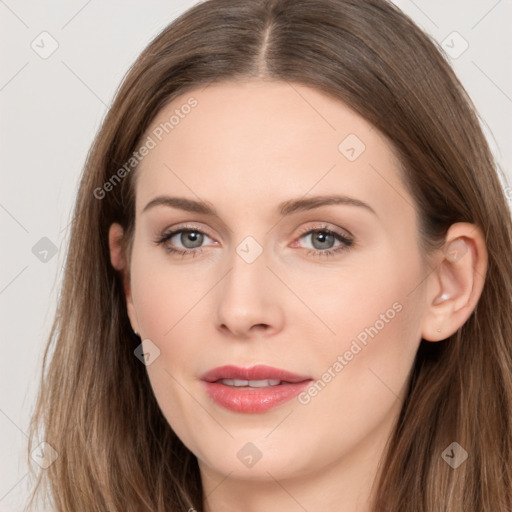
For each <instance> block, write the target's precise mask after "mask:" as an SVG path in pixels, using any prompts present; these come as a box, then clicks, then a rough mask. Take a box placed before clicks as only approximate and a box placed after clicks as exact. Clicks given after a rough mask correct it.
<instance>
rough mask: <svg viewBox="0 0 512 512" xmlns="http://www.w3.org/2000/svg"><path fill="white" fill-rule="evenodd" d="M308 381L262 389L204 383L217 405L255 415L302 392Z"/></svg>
mask: <svg viewBox="0 0 512 512" xmlns="http://www.w3.org/2000/svg"><path fill="white" fill-rule="evenodd" d="M310 382H311V381H310V380H306V381H303V382H295V383H284V384H279V385H278V386H267V387H264V388H249V387H234V386H226V385H225V384H221V383H219V382H205V385H206V392H207V393H208V395H209V396H210V398H212V400H214V401H215V402H216V403H217V404H219V405H221V406H222V407H225V408H226V409H229V410H230V411H234V412H242V413H249V414H256V413H261V412H265V411H268V410H269V409H272V408H274V407H277V406H279V405H281V404H283V403H285V402H288V400H291V399H292V398H293V397H295V396H297V395H298V394H299V393H300V392H301V391H304V390H305V389H306V388H307V387H308V385H309V384H310Z"/></svg>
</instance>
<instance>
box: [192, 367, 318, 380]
mask: <svg viewBox="0 0 512 512" xmlns="http://www.w3.org/2000/svg"><path fill="white" fill-rule="evenodd" d="M201 379H202V380H205V381H207V382H215V381H218V380H221V379H240V380H267V379H275V380H280V381H281V382H303V381H306V380H310V379H311V377H308V376H305V375H298V374H296V373H291V372H289V371H287V370H283V369H282V368H274V367H272V366H266V365H262V364H259V365H256V366H251V367H250V368H242V367H239V366H233V365H227V366H218V367H217V368H213V369H212V370H209V371H207V372H206V373H204V374H203V375H202V376H201Z"/></svg>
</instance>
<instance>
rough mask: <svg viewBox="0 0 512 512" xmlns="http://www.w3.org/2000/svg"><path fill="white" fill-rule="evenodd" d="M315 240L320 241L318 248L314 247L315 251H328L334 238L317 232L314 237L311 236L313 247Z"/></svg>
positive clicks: (323, 232) (325, 233)
mask: <svg viewBox="0 0 512 512" xmlns="http://www.w3.org/2000/svg"><path fill="white" fill-rule="evenodd" d="M316 240H319V241H320V247H316V248H317V249H330V248H331V247H332V242H334V236H333V235H331V234H330V233H327V232H325V231H317V232H316V237H315V236H313V246H314V245H315V241H316Z"/></svg>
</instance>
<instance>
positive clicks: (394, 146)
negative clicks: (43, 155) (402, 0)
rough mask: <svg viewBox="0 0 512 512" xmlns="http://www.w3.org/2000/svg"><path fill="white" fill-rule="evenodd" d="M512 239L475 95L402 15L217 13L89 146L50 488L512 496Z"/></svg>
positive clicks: (363, 497)
mask: <svg viewBox="0 0 512 512" xmlns="http://www.w3.org/2000/svg"><path fill="white" fill-rule="evenodd" d="M511 232H512V230H511V220H510V211H509V210H508V206H507V203H506V200H505V197H504V193H503V191H502V189H501V187H500V183H499V180H498V176H497V170H496V165H495V163H494V161H493V159H492V156H491V153H490V150H489V148H488V145H487V143H486V140H485V138H484V136H483V134H482V131H481V129H480V126H479V124H478V120H477V116H476V114H475V111H474V108H473V106H472V104H471V101H470V99H469V98H468V97H467V95H466V93H465V91H464V89H463V87H462V86H461V85H460V83H459V81H458V80H457V78H456V77H455V75H454V73H453V71H452V70H451V69H450V67H449V66H448V64H447V63H446V62H445V60H444V59H443V57H442V55H441V54H440V53H439V51H438V50H437V48H436V46H435V44H434V43H433V42H432V41H431V40H430V39H429V38H428V37H427V36H426V35H425V34H424V33H423V32H422V31H421V30H420V29H419V28H418V27H417V26H415V25H414V24H413V23H412V21H411V20H410V19H409V18H407V17H406V16H405V15H404V14H403V13H401V12H400V11H399V10H398V9H397V8H395V7H394V6H393V5H392V4H390V3H388V2H386V1H384V0H364V1H360V0H358V1H354V0H303V1H302V0H301V1H297V0H294V1H291V0H268V1H264V0H262V1H253V2H244V1H238V0H209V1H207V2H203V3H201V4H199V5H197V6H195V7H194V8H192V9H190V10H189V11H187V12H186V13H185V14H183V15H182V16H181V17H180V18H179V19H177V20H176V21H175V22H173V23H172V24H171V25H170V26H169V27H168V28H166V29H165V30H164V31H163V32H162V33H161V34H160V35H159V36H158V37H157V38H156V39H155V40H154V41H153V42H152V43H151V44H150V45H149V46H148V48H147V49H146V50H145V51H144V52H143V53H142V55H141V56H140V57H139V59H138V60H137V61H136V62H135V64H134V65H133V67H132V69H131V70H130V72H129V73H128V75H127V76H126V78H125V80H124V82H123V84H122V86H121V88H120V90H119V92H118V94H117V96H116V98H115V101H114V103H113V105H112V107H111V109H110V111H109V113H108V115H107V116H106V119H105V121H104V123H103V126H102V128H101V129H100V131H99V133H98V135H97V138H96V140H95V142H94V144H93V146H92V149H91V151H90V154H89V157H88V161H87V164H86V167H85V170H84V174H83V179H82V181H81V185H80V190H79V194H78V198H77V203H76V209H75V215H74V219H73V225H72V231H71V239H70V247H69V253H68V258H67V262H66V271H65V277H64V282H63V288H62V293H61V298H60V306H59V310H58V313H57V317H56V319H55V323H54V326H53V329H52V333H51V337H50V340H49V346H48V349H47V353H46V356H45V361H44V365H45V367H46V366H48V371H47V374H46V375H45V377H44V379H43V382H42V383H41V392H40V396H39V401H38V404H37V410H36V411H35V415H34V421H33V431H32V432H33V436H34V437H35V434H36V432H37V431H38V430H37V429H38V428H42V429H43V431H44V440H45V441H46V442H47V443H48V445H49V446H51V447H52V448H53V449H55V452H56V454H58V456H56V457H54V461H53V463H51V464H49V465H48V467H47V469H45V470H44V471H43V472H41V474H40V475H39V480H38V484H40V485H39V487H41V486H42V485H43V484H44V485H46V486H47V488H48V490H49V491H50V493H51V495H52V497H53V500H54V506H55V509H56V510H59V511H61V510H62V511H64V510H102V511H103V510H111V511H114V510H116V511H117V510H123V511H131V510H133V511H142V510H147V511H157V510H158V511H164V510H165V511H169V510H197V511H200V510H205V511H208V512H216V511H223V512H224V511H230V510H240V509H242V508H243V509H245V510H253V511H259V510H265V511H270V510H278V509H279V510H311V511H312V510H320V509H321V510H340V509H342V510H344V511H358V512H362V511H394V512H396V511H403V512H406V511H408V512H413V511H425V510H428V511H431V512H435V511H441V510H443V511H444V510H450V511H451V512H459V511H460V512H462V511H468V510H471V511H493V512H495V511H503V512H504V511H506V510H510V509H511V508H512V452H511V447H512V372H511V370H512V338H511V336H512V319H511V315H510V312H511V297H512V267H511V264H510V254H511V250H512V237H511ZM50 348H52V349H53V352H52V353H51V356H50ZM39 441H40V439H38V441H34V444H33V445H31V447H30V448H29V449H32V448H33V446H34V445H35V443H36V442H39ZM36 491H37V489H36Z"/></svg>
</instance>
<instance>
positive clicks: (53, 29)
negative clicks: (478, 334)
mask: <svg viewBox="0 0 512 512" xmlns="http://www.w3.org/2000/svg"><path fill="white" fill-rule="evenodd" d="M249 1H250V0H249ZM195 3H197V2H193V1H182V2H179V1H176V0H167V1H163V0H159V1H149V2H142V1H140V2H136V1H133V0H131V1H124V2H123V3H122V5H121V4H119V3H117V2H112V3H108V2H100V1H99V0H89V1H64V0H60V1H57V0H53V1H47V2H38V1H36V0H25V1H22V0H18V1H15V0H6V1H2V0H0V16H1V18H0V24H1V25H0V37H1V39H2V46H1V48H2V53H1V68H0V111H1V117H0V134H1V138H0V141H1V142H0V144H1V146H0V149H1V153H0V156H1V174H0V179H1V182H0V183H1V186H0V228H1V233H2V234H1V237H2V238H1V247H2V252H1V260H0V263H1V266H0V308H1V309H0V311H1V318H0V321H1V333H2V358H1V363H0V364H1V381H0V386H1V394H0V450H1V455H0V461H1V467H0V510H1V511H3V512H7V511H19V510H21V509H22V506H21V504H22V503H23V500H24V499H25V498H26V496H27V484H28V478H27V467H26V465H25V462H24V457H25V454H24V452H23V450H24V449H25V445H26V440H27V436H26V431H27V425H28V419H29V413H30V410H31V407H32V405H33V402H34V399H35V393H36V390H37V386H38V382H39V376H40V366H41V357H42V350H43V346H44V342H45V340H46V337H47V335H48V333H49V330H50V326H51V322H52V319H53V314H54V311H55V304H56V299H57V295H58V290H59V285H60V279H61V276H62V264H63V261H64V255H65V248H66V243H67V236H68V230H67V227H68V224H69V221H70V218H71V211H72V206H73V203H74V199H75V195H76V191H77V186H78V180H79V177H80V174H81V170H82V166H83V164H84V161H85V157H86V154H87V151H88V149H89V146H90V144H91V143H92V140H93V136H94V134H95V132H96V131H97V129H98V128H99V125H100V122H101V120H102V118H103V116H104V115H105V113H106V111H107V108H108V105H109V104H110V102H111V101H112V98H113V95H114V92H115V90H116V89H117V87H118V85H119V83H120V81H121V79H122V77H123V76H124V74H125V73H126V71H127V70H128V68H129V66H130V65H131V64H132V62H133V61H134V60H135V58H136V57H137V55H138V54H139V53H140V51H141V50H142V49H143V48H144V47H145V46H146V45H147V44H148V43H149V42H150V40H151V39H152V38H153V37H154V36H155V35H156V34H157V33H158V32H159V31H160V30H161V29H162V28H164V27H165V26H166V25H167V24H168V23H169V22H170V21H172V20H173V19H174V18H175V17H176V16H177V15H179V14H181V13H182V12H183V11H184V10H186V9H187V8H189V7H191V6H192V5H194V4H195ZM395 3H396V4H397V5H398V6H399V7H401V8H402V9H403V10H404V11H405V12H406V13H407V14H409V15H410V16H411V17H412V18H413V19H414V20H415V21H416V22H417V23H418V24H419V25H420V26H421V27H422V28H423V29H425V30H426V31H427V32H429V33H430V34H431V35H432V36H433V37H434V38H435V39H436V40H437V41H439V42H440V43H441V42H442V41H445V45H446V44H448V45H449V46H448V47H447V49H449V51H450V52H452V54H453V55H456V53H458V52H460V51H461V50H462V49H463V46H462V45H463V44H464V42H463V41H462V40H461V39H460V38H458V36H457V35H455V36H453V34H452V33H453V32H454V31H456V32H458V33H459V34H460V35H461V36H462V38H464V40H465V41H467V43H468V44H469V47H468V49H467V50H466V51H465V52H464V53H462V54H461V55H460V56H458V57H456V58H451V57H450V61H451V63H452V65H453V67H454V68H455V71H456V72H457V74H458V76H459V77H460V79H461V81H462V83H463V84H464V86H465V87H466V89H467V91H468V92H469V94H470V96H471V97H472V99H473V101H474V102H475V104H476V107H477V109H478V111H479V112H480V114H481V116H482V118H483V123H484V129H485V132H486V135H487V137H488V139H489V142H490V144H491V147H492V149H493V151H494V153H495V155H496V158H497V159H498V162H499V163H500V164H501V167H502V168H503V170H504V171H505V172H506V173H507V175H508V180H509V183H508V184H507V183H503V186H504V187H508V186H510V182H512V173H511V162H512V149H511V142H512V141H511V140H510V133H511V126H512V66H511V61H512V36H511V31H510V27H511V26H512V23H511V22H512V1H511V0H473V1H467V0H456V1H451V2H448V1H447V0H435V1H427V0H415V1H412V0H396V2H395ZM44 31H47V32H48V33H49V34H50V35H51V37H52V38H53V39H55V40H56V41H57V43H58V48H57V50H56V51H55V52H54V53H53V54H52V55H50V56H49V57H48V58H45V59H44V58H42V57H41V56H40V55H39V54H38V53H36V51H34V50H33V49H32V47H31V44H33V45H34V46H36V45H38V46H36V48H39V50H38V51H40V52H43V51H48V49H49V48H51V46H50V44H51V40H50V39H49V36H40V34H41V33H42V32H44ZM451 34H452V35H451ZM43 38H44V39H43ZM33 41H34V43H33ZM450 46H451V47H452V48H450ZM447 136H449V135H448V134H447ZM507 193H508V196H509V197H510V198H511V200H512V189H509V188H507ZM43 237H47V238H48V239H49V240H50V241H51V242H52V243H53V244H55V246H56V249H57V253H56V254H55V255H54V256H53V257H50V256H51V252H50V253H49V254H48V256H47V261H46V262H45V261H41V260H40V258H44V254H40V255H39V258H38V257H36V255H35V254H34V253H33V251H32V248H33V247H34V246H35V245H36V243H38V242H39V241H40V239H41V238H43ZM40 243H41V242H40ZM36 247H38V246H36ZM84 250H87V248H84ZM39 510H42V509H39Z"/></svg>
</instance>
